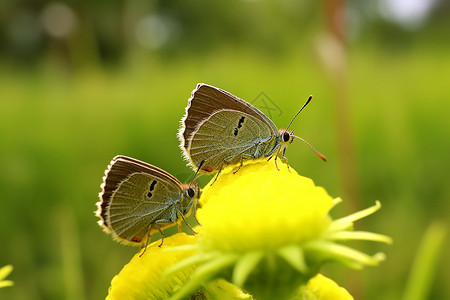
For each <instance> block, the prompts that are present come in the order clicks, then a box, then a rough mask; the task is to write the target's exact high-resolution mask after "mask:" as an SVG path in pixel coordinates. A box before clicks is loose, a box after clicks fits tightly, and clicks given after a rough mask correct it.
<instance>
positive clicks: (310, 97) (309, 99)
mask: <svg viewBox="0 0 450 300" xmlns="http://www.w3.org/2000/svg"><path fill="white" fill-rule="evenodd" d="M311 99H312V95H310V96H309V97H308V100H306V103H305V104H304V105H303V106H302V108H300V110H299V111H298V112H297V113H296V114H295V116H294V117H293V118H292V120H291V122H290V123H289V125H288V127H286V130H288V129H289V127H290V126H291V124H292V122H294V120H295V118H296V117H297V116H298V114H299V113H300V112H301V111H302V110H303V109H304V108H305V107H306V105H308V103H309V102H310V101H311Z"/></svg>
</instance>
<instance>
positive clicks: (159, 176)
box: [96, 156, 183, 244]
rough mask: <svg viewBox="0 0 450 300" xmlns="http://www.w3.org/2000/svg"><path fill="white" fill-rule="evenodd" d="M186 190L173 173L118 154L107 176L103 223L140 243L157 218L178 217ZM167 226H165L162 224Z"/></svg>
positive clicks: (127, 240) (102, 195)
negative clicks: (177, 205)
mask: <svg viewBox="0 0 450 300" xmlns="http://www.w3.org/2000/svg"><path fill="white" fill-rule="evenodd" d="M182 193H183V189H182V187H181V183H180V182H179V181H178V180H177V179H176V178H175V177H173V176H172V175H170V174H169V173H167V172H165V171H164V170H161V169H159V168H157V167H155V166H152V165H150V164H147V163H145V162H142V161H139V160H136V159H133V158H130V157H126V156H116V157H115V158H114V159H113V160H112V161H111V163H110V165H109V166H108V169H107V170H106V172H105V176H104V177H103V184H102V192H101V193H100V195H99V197H100V202H98V203H97V206H98V210H97V212H96V214H97V216H98V217H100V221H99V224H100V225H101V226H102V227H103V228H104V230H105V231H106V232H109V233H112V234H113V235H114V237H115V238H116V239H118V240H119V241H121V242H124V243H132V244H140V243H141V242H142V241H143V240H144V239H145V238H146V236H147V234H148V231H149V229H150V225H151V224H154V223H155V222H156V221H163V223H166V222H165V221H168V222H167V223H170V222H172V220H173V221H175V219H176V217H177V214H176V210H175V209H173V207H172V206H173V204H174V203H176V202H177V201H179V200H180V198H181V196H182ZM161 227H163V226H161Z"/></svg>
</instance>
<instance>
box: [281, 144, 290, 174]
mask: <svg viewBox="0 0 450 300" xmlns="http://www.w3.org/2000/svg"><path fill="white" fill-rule="evenodd" d="M285 154H286V148H284V149H283V155H282V156H281V158H282V159H284V160H286V166H287V168H288V171H289V172H291V169H290V168H289V164H288V159H287V157H286V156H285Z"/></svg>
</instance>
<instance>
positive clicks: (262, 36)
mask: <svg viewBox="0 0 450 300" xmlns="http://www.w3.org/2000/svg"><path fill="white" fill-rule="evenodd" d="M449 13H450V5H448V3H444V1H438V0H435V1H431V0H415V1H401V0H378V1H295V0H283V1H269V0H247V1H238V0H231V1H226V2H225V1H223V2H219V1H216V2H211V1H206V0H193V1H162V0H160V1H156V0H155V1H143V0H131V1H114V2H99V1H97V2H90V1H66V2H47V1H42V0H40V1H39V0H38V1H36V0H34V1H31V0H18V1H11V0H4V1H1V2H0V238H1V239H0V266H3V265H6V264H12V265H14V268H15V269H14V271H13V273H12V274H11V275H10V276H9V279H11V280H13V281H14V282H15V286H14V287H9V288H4V289H1V290H0V298H1V299H102V298H104V297H105V296H106V294H107V289H108V287H109V284H110V280H111V279H112V278H113V276H114V275H115V274H117V273H118V272H119V271H120V269H121V268H122V266H123V265H124V264H126V263H127V262H128V261H129V259H130V258H131V256H132V255H133V254H135V253H136V251H137V248H132V247H127V246H123V245H120V244H118V243H116V242H114V241H113V240H112V239H111V237H110V236H108V235H106V234H105V233H103V232H102V230H101V229H100V228H99V227H98V226H97V224H96V221H97V220H96V217H95V216H94V213H93V211H94V210H95V209H96V207H95V203H96V202H97V194H98V192H99V191H100V183H101V179H102V176H103V172H104V170H105V168H106V166H107V164H108V163H109V161H110V160H111V158H112V157H113V156H114V155H116V154H124V155H129V156H132V157H135V158H138V159H141V160H144V161H147V162H149V163H152V164H155V165H157V166H159V167H161V168H163V169H165V170H167V171H168V172H170V173H172V174H174V175H176V176H177V177H178V178H179V179H180V180H182V181H183V180H188V178H189V176H191V175H192V171H191V170H190V169H189V168H188V167H186V166H185V163H184V162H183V160H182V158H181V155H180V150H179V148H178V142H177V138H176V132H177V128H178V125H179V120H180V118H181V117H182V115H183V114H184V108H185V105H186V103H187V99H188V98H189V96H190V93H191V91H192V90H193V89H194V87H195V85H196V83H198V82H206V83H209V84H212V85H215V86H218V87H220V88H223V89H225V90H228V91H229V92H231V93H234V94H235V95H237V96H239V97H241V98H243V99H245V100H247V101H249V102H253V103H254V104H255V105H256V106H259V107H260V108H261V109H262V110H263V111H265V112H266V113H267V114H270V116H271V118H272V120H273V121H274V122H275V123H276V124H277V125H278V126H280V127H285V126H287V124H288V122H289V121H290V119H291V118H292V116H293V115H294V114H295V113H296V111H297V110H298V109H299V108H300V107H301V105H303V103H304V101H305V100H306V99H307V97H308V96H309V95H310V94H312V95H314V98H313V101H312V102H311V104H310V105H309V106H308V107H307V109H306V110H305V111H304V112H302V114H301V115H300V116H299V118H297V120H295V122H294V124H293V126H292V128H293V129H295V131H296V134H297V135H299V136H301V137H303V138H305V139H306V140H308V141H309V142H310V143H311V144H313V145H314V146H315V147H316V148H317V149H318V150H319V151H321V152H322V153H324V154H325V155H327V157H328V160H329V161H328V162H327V163H323V162H322V161H321V160H320V159H318V158H317V157H316V156H315V155H314V154H313V153H312V152H311V151H310V150H309V149H308V148H307V147H306V146H305V145H303V144H302V143H301V142H299V141H296V142H295V143H293V145H291V146H290V147H289V149H288V151H287V156H288V157H289V163H290V165H291V166H292V167H293V168H295V169H296V170H297V171H298V172H299V173H301V174H303V175H305V176H308V177H311V178H313V179H314V181H315V182H316V183H317V184H318V185H321V186H324V187H325V188H326V189H327V190H328V192H329V193H330V194H331V195H332V196H333V197H337V196H341V197H343V198H344V202H343V203H342V204H341V205H340V206H339V207H338V208H337V209H335V211H333V215H334V216H335V217H339V216H344V215H347V214H350V213H352V212H354V211H356V210H359V209H362V208H365V207H368V206H371V205H373V203H374V202H375V200H377V199H378V200H380V201H381V203H382V205H383V207H382V209H381V211H379V212H377V213H376V214H375V215H373V216H371V217H369V218H367V219H364V220H362V221H360V222H358V223H357V226H358V227H357V229H359V230H368V231H374V232H380V233H384V234H387V235H389V236H391V237H393V239H394V244H393V245H391V246H386V245H379V244H371V243H360V244H358V245H357V248H358V249H361V250H364V251H367V252H368V253H372V254H373V253H376V252H378V251H383V252H385V253H386V255H387V260H386V261H385V262H383V263H382V264H381V265H380V266H379V267H376V268H366V269H364V270H362V271H353V270H346V269H345V268H344V267H342V266H336V265H334V266H333V265H332V266H327V267H326V268H325V269H324V272H325V274H326V275H328V276H330V277H332V278H333V279H334V280H336V281H337V282H338V283H339V284H341V285H343V286H344V287H346V288H347V289H348V290H349V291H350V292H351V293H352V294H353V295H354V296H355V297H357V298H358V299H400V298H401V297H402V295H404V293H405V289H406V286H407V282H408V280H409V279H408V278H410V276H411V268H412V265H413V261H414V260H415V257H416V254H417V252H418V249H419V247H421V245H422V246H423V244H422V242H421V241H422V238H423V235H424V234H425V232H426V230H427V228H428V227H429V226H430V224H438V225H436V226H438V227H439V226H441V227H442V228H445V227H446V226H447V222H448V217H449V216H450V213H449V212H450V209H449V201H448V200H449V198H450V185H449V176H448V175H446V174H448V170H449V169H450V160H449V158H448V154H449V153H450V139H449V136H450V118H449V116H448V114H449V112H450V55H449V54H450V31H449V28H450V19H449V18H448V16H449ZM207 180H208V178H206V177H205V178H201V180H200V181H201V183H203V184H204V183H205V182H206V181H207ZM249 213H250V212H249ZM287 215H288V212H287ZM436 222H438V223H436ZM281 230H283V228H280V231H281ZM438 244H439V243H438ZM435 250H436V251H437V252H439V251H438V250H440V251H441V256H440V260H439V261H438V262H437V263H436V264H435V265H433V263H430V264H429V267H430V268H429V270H431V271H427V272H425V271H422V272H421V274H422V277H420V276H419V281H420V282H422V284H424V285H425V286H427V285H429V293H428V294H427V296H426V297H425V299H449V298H450V287H449V285H448V278H450V271H449V270H450V263H449V261H448V260H447V259H444V258H446V255H445V254H448V239H446V240H445V243H444V244H443V245H441V246H437V247H435ZM431 256H432V255H431ZM431 261H433V259H431ZM425 290H426V288H425Z"/></svg>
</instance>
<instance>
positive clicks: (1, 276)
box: [0, 265, 14, 288]
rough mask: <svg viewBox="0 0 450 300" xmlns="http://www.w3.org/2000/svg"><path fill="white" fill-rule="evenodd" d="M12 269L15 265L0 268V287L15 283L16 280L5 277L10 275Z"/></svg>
mask: <svg viewBox="0 0 450 300" xmlns="http://www.w3.org/2000/svg"><path fill="white" fill-rule="evenodd" d="M12 270H13V266H11V265H6V266H4V267H1V268H0V288H3V287H7V286H12V285H14V282H12V281H11V280H5V278H6V277H8V275H9V274H10V273H11V272H12Z"/></svg>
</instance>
